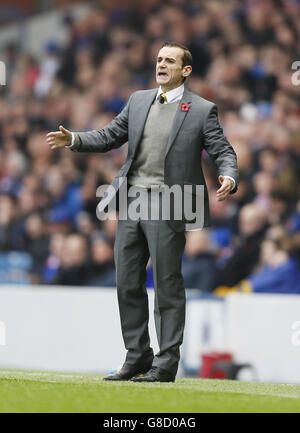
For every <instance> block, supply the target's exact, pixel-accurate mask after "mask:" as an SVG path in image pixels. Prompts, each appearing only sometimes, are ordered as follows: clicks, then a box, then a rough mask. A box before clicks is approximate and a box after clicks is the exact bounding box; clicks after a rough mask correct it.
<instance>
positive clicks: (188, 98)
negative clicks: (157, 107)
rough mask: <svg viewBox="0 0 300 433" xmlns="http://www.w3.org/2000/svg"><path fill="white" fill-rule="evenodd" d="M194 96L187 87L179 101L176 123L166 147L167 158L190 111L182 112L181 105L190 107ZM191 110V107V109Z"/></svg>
mask: <svg viewBox="0 0 300 433" xmlns="http://www.w3.org/2000/svg"><path fill="white" fill-rule="evenodd" d="M192 96H193V94H192V93H191V92H190V91H189V90H188V89H187V87H186V86H185V88H184V92H183V95H182V98H181V100H180V101H179V106H178V108H177V111H176V114H175V118H174V122H173V125H172V128H171V133H170V137H169V141H168V143H167V146H166V152H165V157H166V156H167V154H168V152H169V150H170V149H171V146H172V144H173V143H174V141H175V138H176V137H177V134H178V132H179V130H180V128H181V125H182V122H183V121H184V119H185V116H186V115H187V113H188V111H182V110H181V104H188V105H189V106H190V105H191V103H192ZM189 109H191V107H189Z"/></svg>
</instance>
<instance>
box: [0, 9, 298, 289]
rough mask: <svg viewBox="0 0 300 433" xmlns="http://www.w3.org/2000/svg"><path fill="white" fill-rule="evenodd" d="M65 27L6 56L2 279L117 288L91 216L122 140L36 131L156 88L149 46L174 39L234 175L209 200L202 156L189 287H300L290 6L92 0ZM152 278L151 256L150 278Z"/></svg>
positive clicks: (91, 121) (111, 223) (88, 116)
mask: <svg viewBox="0 0 300 433" xmlns="http://www.w3.org/2000/svg"><path fill="white" fill-rule="evenodd" d="M118 3H119V5H118ZM120 4H122V6H120ZM61 25H62V26H64V27H66V28H67V29H68V32H69V42H68V44H67V45H66V46H60V45H59V44H58V43H57V42H56V41H55V35H53V40H51V41H49V42H48V44H47V46H46V47H45V52H44V55H43V56H42V57H41V58H34V57H33V56H32V55H28V54H27V53H26V52H24V51H22V50H20V48H19V47H18V46H17V45H16V44H10V45H8V46H7V47H6V50H5V59H4V60H5V63H6V67H7V81H8V82H7V85H6V86H2V88H1V89H0V92H1V93H0V251H1V253H0V277H1V275H2V282H12V281H18V278H19V280H20V281H23V280H24V281H25V280H26V279H27V281H28V282H30V283H47V284H65V285H90V286H115V269H114V263H113V244H114V238H115V231H116V227H117V219H116V216H115V217H114V218H111V219H110V220H106V221H104V222H100V221H99V220H98V219H97V217H96V206H97V203H98V200H99V199H97V197H96V189H97V187H98V186H99V185H101V184H108V183H110V182H111V180H112V179H113V177H114V176H115V175H116V173H117V172H118V170H119V169H120V167H121V166H122V164H123V162H124V161H125V158H126V152H127V145H124V146H122V147H121V148H120V149H117V150H114V151H111V152H109V153H106V154H96V153H94V154H82V153H79V154H78V153H73V152H71V151H70V150H68V149H65V150H60V151H51V150H50V149H49V148H48V147H47V145H46V143H45V136H46V133H47V132H49V131H55V130H57V129H58V126H59V125H64V126H65V127H66V128H68V129H70V130H72V131H87V130H90V129H100V128H101V127H103V126H104V125H106V124H107V123H108V122H109V121H110V120H112V119H113V118H114V117H115V115H116V114H118V113H119V112H120V111H121V109H122V108H123V107H124V105H125V104H126V101H127V100H128V98H129V96H130V95H131V93H132V92H134V91H136V90H139V89H145V88H154V87H157V85H156V82H155V75H154V70H155V62H156V56H157V52H158V51H159V49H160V47H161V45H162V44H163V42H165V41H166V40H172V41H176V42H179V43H182V44H184V45H186V46H188V47H189V49H190V50H191V52H192V54H193V59H194V62H193V73H192V76H191V77H190V78H188V80H187V82H186V85H188V87H189V88H190V89H191V90H192V91H194V92H195V93H197V94H199V95H200V96H202V97H204V98H207V99H209V100H211V101H214V102H215V103H216V104H217V105H218V108H219V117H220V122H221V124H222V126H223V129H224V133H225V135H226V136H227V138H228V140H229V141H230V143H231V144H232V146H233V147H234V149H235V151H236V153H237V156H238V164H239V170H240V178H241V179H240V184H239V188H238V192H237V193H236V194H234V195H232V196H231V197H230V199H229V200H227V201H224V202H218V201H217V200H216V190H217V189H218V183H217V173H216V169H215V166H214V165H213V163H212V162H211V160H210V159H209V157H208V155H207V154H206V153H205V152H204V154H203V161H202V164H203V167H204V171H205V176H206V180H207V186H208V190H209V197H210V207H211V218H212V228H211V229H207V230H203V231H200V232H189V233H187V236H186V238H187V243H186V251H185V255H184V258H183V275H184V279H185V285H186V287H187V288H196V289H199V290H201V291H203V292H213V291H215V293H217V294H220V295H222V294H224V293H227V292H228V291H231V290H243V291H256V292H277V293H300V266H299V252H300V199H299V197H300V196H299V180H300V104H299V102H300V85H298V86H297V85H295V84H293V83H292V79H291V78H292V74H293V73H294V71H293V70H292V63H293V62H294V61H296V60H300V3H299V1H296V0H264V1H257V0H249V1H246V0H245V1H237V0H229V1H226V2H224V1H217V0H207V1H206V0H203V1H200V0H198V1H192V0H169V1H159V0H143V1H142V2H141V1H139V2H138V1H133V0H127V1H124V2H116V1H113V2H105V3H104V5H103V3H102V2H99V4H98V3H97V2H94V3H93V6H92V7H91V9H90V11H89V12H88V13H86V15H85V16H84V17H81V18H79V19H74V18H73V17H72V16H71V15H66V16H64V19H63V21H62V24H61ZM18 254H19V255H18ZM20 254H21V255H22V254H23V255H24V257H25V261H24V260H23V261H22V260H21V259H20V257H21V255H20ZM24 257H23V258H24ZM18 260H19V261H18ZM18 263H19V269H18ZM22 266H23V268H24V269H25V271H26V272H25V271H24V269H23V271H22V272H21V271H20V269H21V268H22ZM9 267H12V269H13V272H11V273H9V270H8V268H9ZM151 278H152V277H151V263H149V269H148V283H147V284H148V286H151V285H152V279H151Z"/></svg>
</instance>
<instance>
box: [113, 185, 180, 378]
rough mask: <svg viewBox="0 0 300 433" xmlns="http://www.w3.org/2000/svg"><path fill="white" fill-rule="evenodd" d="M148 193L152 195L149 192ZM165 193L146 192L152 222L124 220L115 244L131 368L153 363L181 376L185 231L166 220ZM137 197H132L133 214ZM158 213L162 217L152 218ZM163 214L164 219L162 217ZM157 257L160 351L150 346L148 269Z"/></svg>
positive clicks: (156, 314) (143, 197) (156, 313)
mask: <svg viewBox="0 0 300 433" xmlns="http://www.w3.org/2000/svg"><path fill="white" fill-rule="evenodd" d="M145 192H146V193H145ZM162 194H163V191H162V192H160V193H159V194H157V193H156V194H155V195H154V196H153V194H151V193H150V190H145V189H143V194H141V195H140V197H139V199H140V200H143V206H144V208H145V207H147V209H148V218H142V217H139V218H136V217H134V218H132V217H131V216H130V215H128V217H127V218H126V219H119V222H118V228H117V233H116V240H115V246H114V255H115V264H116V282H117V293H118V304H119V312H120V319H121V327H122V335H123V340H124V344H125V348H126V349H127V355H126V360H125V364H127V365H135V364H140V363H148V364H149V365H151V362H152V366H157V367H160V368H163V369H165V370H168V371H170V372H171V373H174V375H176V372H177V369H178V363H179V359H180V351H179V348H180V345H181V344H182V341H183V331H184V324H185V300H186V298H185V288H184V281H183V277H182V274H181V264H182V255H183V252H184V248H185V233H184V232H175V231H174V230H173V229H172V228H171V227H170V226H169V224H168V222H167V221H166V220H165V219H163V215H162V211H161V208H162ZM134 200H135V199H134V198H132V197H128V210H129V208H130V206H131V205H132V203H133V201H134ZM151 214H155V215H156V218H155V219H153V218H151V217H150V216H151ZM157 216H158V218H157ZM149 257H151V262H152V267H153V277H154V289H155V302H154V319H155V327H156V334H157V340H158V344H159V352H158V353H157V354H156V355H155V356H154V354H153V350H152V348H151V347H150V339H149V331H148V321H149V308H148V295H147V290H146V285H145V283H146V277H147V273H146V266H147V263H148V260H149Z"/></svg>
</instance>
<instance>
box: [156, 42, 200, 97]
mask: <svg viewBox="0 0 300 433" xmlns="http://www.w3.org/2000/svg"><path fill="white" fill-rule="evenodd" d="M182 56H183V50H182V49H181V48H179V47H163V48H161V49H160V51H159V53H158V56H157V62H156V82H157V84H159V85H160V86H162V88H163V90H164V91H165V92H166V91H168V90H171V89H174V88H175V87H178V86H180V85H181V84H182V80H183V77H184V76H188V75H189V74H190V73H191V70H192V68H191V66H185V67H183V66H182Z"/></svg>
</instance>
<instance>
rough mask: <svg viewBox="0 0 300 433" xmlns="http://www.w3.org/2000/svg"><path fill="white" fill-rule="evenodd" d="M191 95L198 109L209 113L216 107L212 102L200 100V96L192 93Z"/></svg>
mask: <svg viewBox="0 0 300 433" xmlns="http://www.w3.org/2000/svg"><path fill="white" fill-rule="evenodd" d="M191 93H192V94H193V101H194V102H195V103H196V104H197V105H198V106H199V108H202V109H205V110H206V111H210V110H211V109H212V108H213V107H216V104H215V103H214V102H212V101H209V100H208V99H205V98H202V96H199V95H197V94H196V93H194V92H191Z"/></svg>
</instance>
